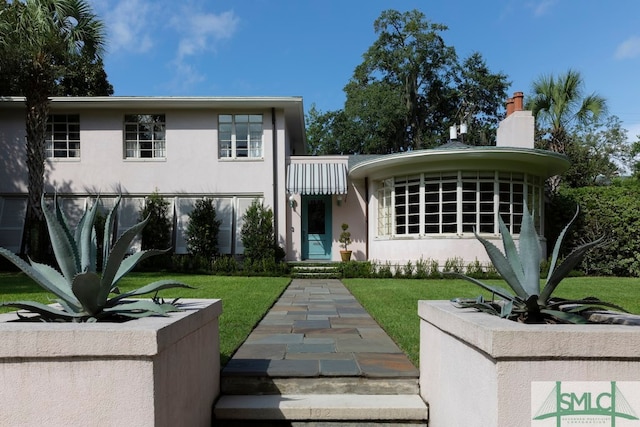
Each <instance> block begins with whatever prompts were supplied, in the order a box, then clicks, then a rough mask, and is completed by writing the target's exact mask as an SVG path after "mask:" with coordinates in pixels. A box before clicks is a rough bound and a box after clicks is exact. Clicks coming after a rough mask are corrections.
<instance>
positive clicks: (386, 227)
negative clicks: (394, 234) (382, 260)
mask: <svg viewBox="0 0 640 427" xmlns="http://www.w3.org/2000/svg"><path fill="white" fill-rule="evenodd" d="M392 189H393V180H392V179H386V180H384V181H383V182H382V185H381V186H380V188H378V236H389V235H390V234H391V192H392Z"/></svg>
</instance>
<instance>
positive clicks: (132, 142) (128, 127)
mask: <svg viewBox="0 0 640 427" xmlns="http://www.w3.org/2000/svg"><path fill="white" fill-rule="evenodd" d="M165 132H166V124H165V116H164V114H127V115H125V116H124V145H125V158H127V159H130V158H134V159H135V158H164V157H166V154H165Z"/></svg>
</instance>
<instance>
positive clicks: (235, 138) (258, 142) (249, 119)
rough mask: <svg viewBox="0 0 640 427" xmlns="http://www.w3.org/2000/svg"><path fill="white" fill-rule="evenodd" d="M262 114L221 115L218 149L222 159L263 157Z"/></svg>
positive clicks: (219, 119)
mask: <svg viewBox="0 0 640 427" xmlns="http://www.w3.org/2000/svg"><path fill="white" fill-rule="evenodd" d="M262 133H263V132H262V114H220V115H219V116H218V147H219V152H220V157H221V158H261V157H262Z"/></svg>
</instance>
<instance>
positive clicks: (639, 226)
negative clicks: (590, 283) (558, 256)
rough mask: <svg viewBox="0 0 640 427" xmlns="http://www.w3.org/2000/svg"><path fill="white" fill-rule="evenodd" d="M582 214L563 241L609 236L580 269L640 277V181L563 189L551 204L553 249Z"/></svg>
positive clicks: (549, 218) (549, 231) (548, 220)
mask: <svg viewBox="0 0 640 427" xmlns="http://www.w3.org/2000/svg"><path fill="white" fill-rule="evenodd" d="M578 206H579V208H580V213H579V216H578V219H577V220H576V222H575V223H574V225H573V226H572V227H571V228H570V229H569V232H568V234H567V236H566V237H565V243H564V244H563V253H564V255H567V254H568V253H569V251H570V250H571V249H572V248H575V247H576V246H578V245H580V244H582V243H585V242H587V241H591V240H595V239H597V238H599V237H600V236H603V235H604V236H605V240H606V244H605V245H602V246H600V247H597V248H596V249H594V250H592V251H590V252H589V253H588V254H587V256H585V258H584V260H583V262H582V264H581V265H580V270H582V271H583V272H584V273H586V274H589V275H603V276H623V277H626V276H633V277H639V276H640V184H639V183H638V181H636V180H624V181H617V182H615V183H614V184H613V185H611V186H607V187H583V188H574V189H562V190H560V192H559V194H558V195H557V196H554V197H552V198H551V200H550V203H549V204H548V205H547V212H546V224H547V230H546V232H545V234H546V236H547V237H548V239H549V240H548V241H549V244H548V245H547V246H548V248H549V250H550V251H551V250H552V249H553V245H554V244H555V241H556V239H557V236H558V235H559V233H560V232H561V230H562V228H563V227H564V225H565V224H567V223H568V222H569V221H570V220H571V217H572V216H573V215H574V214H575V212H576V208H577V207H578Z"/></svg>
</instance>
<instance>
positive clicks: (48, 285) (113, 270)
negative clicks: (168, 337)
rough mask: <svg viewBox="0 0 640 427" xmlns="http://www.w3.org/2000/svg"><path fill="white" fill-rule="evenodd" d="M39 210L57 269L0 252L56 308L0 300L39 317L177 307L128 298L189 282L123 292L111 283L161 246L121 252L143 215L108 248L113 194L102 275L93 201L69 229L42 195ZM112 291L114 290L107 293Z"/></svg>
mask: <svg viewBox="0 0 640 427" xmlns="http://www.w3.org/2000/svg"><path fill="white" fill-rule="evenodd" d="M41 203H42V210H43V212H44V215H45V219H46V222H47V227H48V231H49V236H50V237H51V244H52V247H53V253H54V255H55V258H56V261H57V263H58V266H59V268H60V271H58V270H56V269H55V268H53V267H51V266H49V265H46V264H41V263H38V262H35V261H33V260H31V259H29V263H27V262H25V261H24V260H22V258H20V257H18V256H16V255H15V254H14V253H13V252H11V251H9V250H7V249H5V248H0V255H2V256H4V257H5V258H7V259H8V260H9V261H11V262H12V263H13V264H15V265H16V266H17V267H18V268H20V269H21V270H22V271H23V272H24V273H25V274H26V275H27V276H29V277H30V278H31V279H33V280H34V281H35V282H36V283H38V284H39V285H40V286H41V287H42V288H44V289H46V290H47V291H49V292H51V293H53V294H54V295H55V296H56V297H57V298H56V299H55V302H57V303H58V304H59V308H57V307H55V306H51V305H46V304H41V303H38V302H34V301H12V302H3V303H0V307H1V306H8V307H14V308H19V309H23V310H27V311H29V312H32V313H36V314H38V315H40V318H41V319H42V320H45V321H73V322H83V321H89V322H92V321H97V320H115V319H119V318H123V317H125V318H137V317H146V316H151V315H166V314H167V313H169V312H172V311H177V310H178V306H177V304H176V301H173V302H170V303H165V302H164V301H162V300H159V299H158V298H156V297H154V298H152V299H148V300H138V299H132V297H138V296H141V295H148V294H151V293H156V292H157V291H159V290H162V289H167V288H175V287H182V288H189V287H190V286H188V285H186V284H184V283H180V282H176V281H173V280H160V281H156V282H153V283H150V284H148V285H146V286H143V287H141V288H139V289H136V290H133V291H129V292H126V293H119V290H118V287H117V284H118V281H119V280H120V279H122V277H123V276H125V275H126V274H127V273H128V272H130V271H131V270H132V269H133V268H134V267H135V266H136V265H137V264H138V263H139V262H140V261H142V260H144V259H146V258H148V257H150V256H154V255H159V254H162V253H165V252H166V251H163V250H147V251H139V252H136V253H133V254H131V255H128V256H127V253H128V251H129V247H130V245H131V242H132V241H133V239H134V238H135V237H136V236H137V235H138V233H140V231H141V230H142V229H143V228H144V226H145V225H146V224H147V221H148V218H147V219H145V220H144V221H142V222H140V223H138V224H136V225H134V226H133V227H131V228H130V229H128V230H127V231H125V232H124V233H123V234H122V235H121V236H120V238H119V239H117V240H116V242H115V244H113V246H112V245H111V241H112V235H113V227H114V222H115V211H116V209H117V208H118V205H119V203H120V198H118V200H117V202H116V204H115V206H114V207H113V209H111V211H110V212H109V214H108V216H107V219H106V222H105V225H104V240H103V242H104V245H103V258H102V259H103V268H102V275H99V274H98V273H97V241H96V231H95V227H94V222H95V218H96V214H97V212H98V199H96V201H95V203H94V204H93V206H92V207H91V208H90V209H88V210H85V212H84V214H83V215H82V218H81V219H80V222H79V223H78V226H77V227H76V229H75V230H73V231H72V230H71V228H70V227H69V225H68V221H67V218H66V217H65V215H64V212H63V211H62V209H61V206H60V204H59V203H58V200H57V197H54V199H53V210H52V211H51V210H49V209H48V208H47V206H46V203H45V199H44V195H43V196H42V200H41ZM112 294H116V295H115V296H112Z"/></svg>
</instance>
